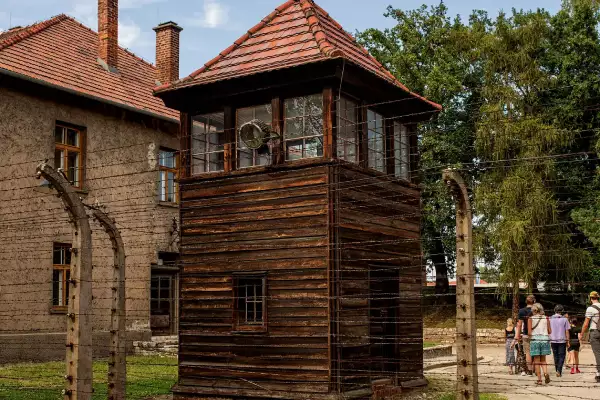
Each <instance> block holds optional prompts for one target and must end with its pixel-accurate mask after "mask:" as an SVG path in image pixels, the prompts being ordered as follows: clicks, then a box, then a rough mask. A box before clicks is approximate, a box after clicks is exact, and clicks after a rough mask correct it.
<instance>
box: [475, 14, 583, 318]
mask: <svg viewBox="0 0 600 400" xmlns="http://www.w3.org/2000/svg"><path fill="white" fill-rule="evenodd" d="M550 21H551V18H550V15H549V14H548V13H547V12H545V11H543V10H538V11H535V12H532V11H528V12H523V11H519V12H517V11H515V10H513V12H512V15H511V16H507V15H505V14H504V13H501V14H500V15H499V16H498V18H497V19H496V21H495V23H494V32H493V34H492V35H488V36H487V37H486V38H485V41H484V43H482V46H483V49H482V50H483V56H484V58H485V63H484V64H485V77H484V86H483V91H482V94H483V98H484V101H483V103H482V105H481V109H480V112H481V118H480V120H479V122H478V123H477V137H476V147H477V152H478V153H477V154H478V158H479V159H480V160H481V165H482V167H484V168H485V172H484V173H483V174H482V176H481V181H480V182H479V184H478V186H477V190H476V194H475V199H476V204H477V209H478V211H479V212H480V213H481V214H482V216H483V217H482V220H481V226H482V227H484V228H485V229H483V231H484V232H485V234H486V235H487V236H488V240H489V243H491V245H492V246H493V247H494V248H495V249H496V251H497V252H498V253H499V254H500V255H501V258H500V260H501V263H500V270H501V279H500V283H501V284H502V287H503V288H504V289H508V288H512V292H513V312H514V311H516V309H517V308H518V290H519V289H518V288H519V285H518V283H519V281H520V280H523V281H525V282H527V283H529V287H530V288H531V289H532V290H535V288H537V281H538V279H539V278H540V277H541V276H543V275H544V274H545V273H547V272H548V271H549V270H554V271H559V270H560V271H563V272H564V273H565V276H569V277H573V276H574V275H575V274H576V273H578V272H580V271H581V269H582V268H584V267H585V266H586V265H588V264H589V255H588V254H587V252H585V251H584V250H582V249H581V248H580V247H579V246H577V244H575V243H574V242H573V241H572V240H571V233H570V232H569V230H568V227H567V225H565V224H564V223H563V221H562V217H563V215H562V214H561V210H560V207H559V202H558V199H557V195H556V186H555V185H553V182H556V180H557V170H558V168H557V158H558V157H557V156H558V155H560V154H562V150H563V149H565V148H567V147H569V146H570V145H572V143H573V141H574V138H575V136H574V131H573V130H571V129H563V128H561V127H560V126H558V125H556V124H555V117H553V116H552V115H551V114H550V113H549V110H548V107H546V106H545V104H544V101H545V100H548V99H547V93H549V92H550V91H551V90H553V89H555V88H556V79H555V77H554V76H553V74H551V73H550V71H548V69H547V68H545V67H544V65H543V62H544V60H545V57H546V54H547V53H548V49H549V47H550V38H551V24H550ZM552 99H553V101H554V100H556V98H555V97H553V98H552Z"/></svg>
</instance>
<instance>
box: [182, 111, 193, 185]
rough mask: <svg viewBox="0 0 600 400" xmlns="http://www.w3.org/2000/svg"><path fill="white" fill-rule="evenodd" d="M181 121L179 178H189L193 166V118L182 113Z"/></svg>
mask: <svg viewBox="0 0 600 400" xmlns="http://www.w3.org/2000/svg"><path fill="white" fill-rule="evenodd" d="M179 120H180V124H179V178H187V177H188V176H190V175H191V174H190V166H191V164H192V146H191V144H192V118H191V117H190V115H189V114H188V113H184V112H182V113H180V115H179Z"/></svg>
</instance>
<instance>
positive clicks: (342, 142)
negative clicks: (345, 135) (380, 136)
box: [335, 96, 363, 165]
mask: <svg viewBox="0 0 600 400" xmlns="http://www.w3.org/2000/svg"><path fill="white" fill-rule="evenodd" d="M342 102H343V103H344V104H345V105H346V107H344V108H343V110H344V112H345V114H346V115H345V116H342V115H341V112H340V111H341V110H342V107H341V104H342ZM348 103H350V104H353V105H354V107H352V110H353V115H354V121H351V120H349V119H348V118H347V117H346V116H347V115H348V110H349V109H348V108H347V104H348ZM335 104H336V108H335V123H336V130H335V135H336V149H335V158H337V159H339V160H343V161H346V162H349V163H353V164H357V165H358V164H360V158H361V156H360V153H361V149H360V147H361V146H360V141H361V139H360V138H361V129H362V128H361V126H362V124H361V122H360V113H361V110H362V108H363V106H362V105H361V104H360V101H358V100H356V99H353V98H351V97H348V96H341V97H338V98H337V99H336V101H335ZM342 120H343V121H344V122H345V123H346V124H344V125H343V124H342ZM348 123H349V124H348ZM342 126H343V127H344V128H345V129H347V128H348V127H349V126H353V128H352V129H353V131H354V145H353V146H352V145H351V144H347V143H351V142H350V141H348V140H347V139H342V137H341V135H340V131H341V128H342ZM350 146H352V147H354V160H348V159H347V156H346V154H347V153H348V147H350ZM340 150H343V152H342V155H340Z"/></svg>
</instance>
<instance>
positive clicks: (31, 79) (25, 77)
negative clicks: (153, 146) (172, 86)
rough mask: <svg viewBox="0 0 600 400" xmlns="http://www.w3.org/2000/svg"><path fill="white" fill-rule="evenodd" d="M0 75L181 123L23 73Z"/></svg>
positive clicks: (10, 72) (0, 71) (0, 69)
mask: <svg viewBox="0 0 600 400" xmlns="http://www.w3.org/2000/svg"><path fill="white" fill-rule="evenodd" d="M0 74H4V75H8V76H12V77H13V78H18V79H23V80H26V81H29V82H32V83H36V84H39V85H42V86H46V87H49V88H52V89H57V90H61V91H63V92H66V93H70V94H74V95H77V96H81V97H85V98H88V99H91V100H95V101H99V102H101V103H106V104H110V105H113V106H115V107H119V108H123V109H125V110H129V111H133V112H136V113H139V114H143V115H147V116H149V117H154V118H158V119H162V120H165V121H169V122H176V123H178V122H179V120H177V118H174V117H170V116H168V115H164V114H160V113H157V112H153V111H150V110H146V109H143V108H138V107H135V106H132V105H129V104H125V103H121V102H117V101H114V100H110V99H107V98H104V97H101V96H96V95H93V94H88V93H85V92H82V91H80V90H75V89H71V88H68V87H65V86H61V85H58V84H55V83H52V82H48V81H46V80H44V79H39V78H34V77H31V76H29V75H25V74H21V73H18V72H14V71H11V70H8V69H5V68H2V67H0Z"/></svg>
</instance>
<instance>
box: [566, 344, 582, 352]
mask: <svg viewBox="0 0 600 400" xmlns="http://www.w3.org/2000/svg"><path fill="white" fill-rule="evenodd" d="M580 347H581V344H579V343H577V344H572V345H570V346H569V348H568V349H567V351H579V348H580Z"/></svg>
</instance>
